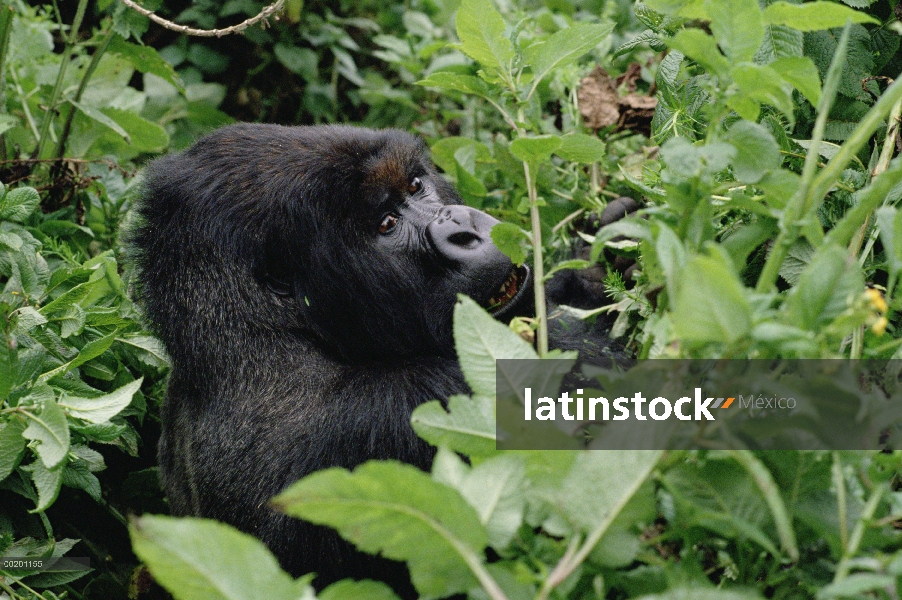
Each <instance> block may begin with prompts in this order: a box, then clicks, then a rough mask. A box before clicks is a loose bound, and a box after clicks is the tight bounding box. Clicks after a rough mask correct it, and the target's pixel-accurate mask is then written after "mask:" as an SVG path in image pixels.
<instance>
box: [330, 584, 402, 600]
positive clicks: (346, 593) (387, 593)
mask: <svg viewBox="0 0 902 600" xmlns="http://www.w3.org/2000/svg"><path fill="white" fill-rule="evenodd" d="M318 598H319V600H398V596H397V595H396V594H395V592H394V591H393V590H392V589H391V588H390V587H388V586H387V585H385V584H384V583H382V582H381V581H372V580H371V579H364V580H363V581H354V580H353V579H343V580H341V581H338V582H336V583H333V584H332V585H330V586H329V587H327V588H326V589H324V590H323V591H321V592H320V593H319V596H318Z"/></svg>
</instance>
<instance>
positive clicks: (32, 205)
mask: <svg viewBox="0 0 902 600" xmlns="http://www.w3.org/2000/svg"><path fill="white" fill-rule="evenodd" d="M40 203H41V197H40V196H39V195H38V191H37V190H36V189H34V188H32V187H25V186H23V187H18V188H16V189H14V190H10V191H8V192H7V193H6V195H5V196H2V198H0V219H2V220H5V221H16V222H17V223H22V222H23V221H25V219H27V218H28V216H29V215H30V214H31V213H33V212H34V210H35V209H36V208H37V207H38V205H39V204H40Z"/></svg>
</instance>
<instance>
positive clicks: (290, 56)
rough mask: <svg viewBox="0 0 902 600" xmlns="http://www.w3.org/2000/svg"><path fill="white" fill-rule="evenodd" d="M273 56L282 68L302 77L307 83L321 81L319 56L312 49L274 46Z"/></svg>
mask: <svg viewBox="0 0 902 600" xmlns="http://www.w3.org/2000/svg"><path fill="white" fill-rule="evenodd" d="M273 54H275V55H276V60H278V61H279V62H280V63H282V66H284V67H285V68H286V69H288V70H289V71H291V72H292V73H296V74H297V75H300V76H301V77H303V78H304V80H305V81H307V82H315V81H317V80H318V79H319V56H318V55H317V53H316V52H314V51H313V50H311V49H310V48H298V47H297V46H290V45H288V44H282V43H278V44H276V45H275V46H273Z"/></svg>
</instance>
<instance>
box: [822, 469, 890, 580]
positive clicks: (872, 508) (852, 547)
mask: <svg viewBox="0 0 902 600" xmlns="http://www.w3.org/2000/svg"><path fill="white" fill-rule="evenodd" d="M885 489H886V488H885V486H884V485H883V484H880V485H879V486H877V487H876V488H874V491H873V493H872V494H871V497H870V498H868V502H867V504H865V505H864V509H863V510H862V511H861V516H860V517H859V518H858V522H857V523H855V529H853V530H852V535H851V536H850V537H849V545H848V547H847V548H846V549H845V550H844V551H843V555H842V558H841V559H840V561H839V564H838V565H837V566H836V575H834V576H833V583H839V582H840V581H842V580H843V579H845V578H846V577H847V576H848V575H849V570H851V568H852V564H851V563H852V558H854V556H855V553H856V552H858V549H859V548H860V547H861V541H862V540H863V539H864V532H865V529H866V528H867V526H868V524H869V523H870V521H871V519H873V518H874V513H875V512H877V506H879V505H880V500H881V499H882V498H883V492H884V491H885Z"/></svg>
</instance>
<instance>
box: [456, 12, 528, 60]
mask: <svg viewBox="0 0 902 600" xmlns="http://www.w3.org/2000/svg"><path fill="white" fill-rule="evenodd" d="M504 29H505V24H504V19H502V18H501V14H500V13H499V12H498V11H497V10H496V9H495V7H494V6H492V1H491V0H463V1H462V2H461V3H460V8H458V9H457V37H458V38H460V42H461V50H463V51H464V53H465V54H466V55H467V56H469V57H470V58H472V59H473V60H475V61H476V62H478V63H480V64H481V65H483V66H485V67H489V68H493V69H497V70H498V71H501V72H503V73H506V72H507V71H508V69H509V65H510V62H511V60H512V59H513V58H514V48H513V46H512V45H511V41H510V40H509V39H507V37H505V35H504Z"/></svg>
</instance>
